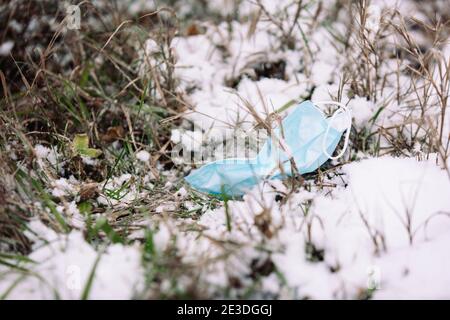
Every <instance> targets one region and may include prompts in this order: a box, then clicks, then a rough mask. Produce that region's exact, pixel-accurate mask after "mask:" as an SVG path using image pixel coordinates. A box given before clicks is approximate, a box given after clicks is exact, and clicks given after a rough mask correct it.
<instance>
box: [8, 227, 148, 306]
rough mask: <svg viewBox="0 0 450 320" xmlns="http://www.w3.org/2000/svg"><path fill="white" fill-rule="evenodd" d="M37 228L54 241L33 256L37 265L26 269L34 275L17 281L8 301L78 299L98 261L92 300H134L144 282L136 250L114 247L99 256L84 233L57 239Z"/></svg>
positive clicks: (11, 279) (12, 278)
mask: <svg viewBox="0 0 450 320" xmlns="http://www.w3.org/2000/svg"><path fill="white" fill-rule="evenodd" d="M34 227H36V223H35V224H34ZM37 228H38V229H40V231H39V232H41V233H43V234H51V235H52V238H53V241H52V242H50V243H49V244H48V245H45V246H42V247H40V248H38V249H36V250H35V251H33V252H32V253H31V254H30V256H29V258H30V259H32V260H33V261H35V262H37V263H36V264H30V265H27V267H29V268H31V271H32V273H30V274H29V275H28V276H25V277H24V278H23V279H21V280H20V281H18V283H17V285H16V286H15V287H14V289H13V290H12V291H11V292H10V294H9V295H8V298H9V299H54V298H57V297H59V298H61V299H79V298H81V295H82V292H83V290H84V288H85V285H86V283H87V280H88V277H89V275H90V273H91V271H92V269H93V267H94V265H95V262H96V260H97V259H99V260H98V265H97V267H96V269H95V277H94V281H93V284H92V288H91V291H90V294H89V298H90V299H131V298H132V297H133V294H134V290H135V289H137V288H138V287H137V285H138V281H140V280H142V269H141V265H140V259H141V255H140V253H139V250H138V249H137V247H133V246H129V247H125V246H123V245H120V244H114V245H110V246H109V247H108V248H107V249H106V251H105V252H104V253H103V254H99V253H98V252H96V251H95V250H94V249H93V248H92V247H91V246H90V245H89V244H88V243H86V242H85V240H84V238H83V235H82V233H81V232H78V231H72V232H71V233H70V234H68V235H58V236H57V235H56V234H55V233H53V232H52V231H50V230H48V228H47V227H45V226H43V225H42V224H41V225H39V226H37ZM37 228H36V229H37ZM36 229H35V230H34V231H36ZM111 266H114V268H111ZM33 273H34V274H35V276H33ZM21 277H23V275H21V274H11V275H9V277H8V278H7V279H6V280H4V281H2V282H1V283H0V291H1V292H4V291H5V290H6V288H8V287H9V286H10V285H12V284H13V283H14V281H16V280H19V279H20V278H21Z"/></svg>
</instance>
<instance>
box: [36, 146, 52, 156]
mask: <svg viewBox="0 0 450 320" xmlns="http://www.w3.org/2000/svg"><path fill="white" fill-rule="evenodd" d="M34 152H35V154H36V157H37V158H38V159H45V158H47V156H48V155H49V154H50V149H49V148H47V147H44V146H43V145H41V144H37V145H36V146H35V147H34Z"/></svg>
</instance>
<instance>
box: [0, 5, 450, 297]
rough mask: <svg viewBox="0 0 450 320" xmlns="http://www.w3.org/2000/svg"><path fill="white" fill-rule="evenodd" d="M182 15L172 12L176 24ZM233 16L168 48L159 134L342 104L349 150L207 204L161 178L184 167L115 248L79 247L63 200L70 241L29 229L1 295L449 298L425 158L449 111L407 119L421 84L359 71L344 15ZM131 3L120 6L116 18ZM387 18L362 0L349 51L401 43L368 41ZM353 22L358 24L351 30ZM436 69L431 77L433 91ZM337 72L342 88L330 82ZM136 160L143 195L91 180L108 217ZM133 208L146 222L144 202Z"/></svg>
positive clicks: (445, 248)
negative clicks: (168, 193)
mask: <svg viewBox="0 0 450 320" xmlns="http://www.w3.org/2000/svg"><path fill="white" fill-rule="evenodd" d="M186 3H187V4H186V7H184V6H182V8H180V11H179V12H180V15H183V14H184V13H185V12H189V10H188V7H189V5H190V4H188V3H190V2H186ZM233 3H234V2H233V1H226V0H222V1H212V2H211V3H210V4H209V6H210V9H211V10H216V11H218V12H221V14H222V15H226V14H227V12H234V11H235V10H236V9H238V11H237V12H238V13H239V19H236V20H231V22H221V23H215V22H212V21H203V22H198V27H197V28H199V29H201V30H204V33H203V32H202V33H199V34H195V35H181V34H180V35H178V36H177V37H175V38H174V39H173V41H172V43H171V50H173V52H174V54H175V56H176V64H175V66H174V68H175V73H174V74H175V76H176V78H177V79H178V86H177V90H178V92H179V93H180V94H182V95H183V96H184V98H185V99H186V102H187V103H188V104H189V106H190V108H187V109H186V111H184V114H183V119H184V120H183V122H182V123H181V125H180V127H178V128H174V129H173V130H172V137H171V139H172V142H173V143H174V144H182V145H184V146H185V147H186V148H187V150H189V151H196V149H198V148H200V147H201V146H202V144H208V143H216V142H217V139H218V138H217V137H223V136H224V135H225V136H226V135H228V136H232V135H233V134H234V133H235V132H236V130H237V129H241V130H250V129H252V128H254V127H255V126H256V125H257V124H258V121H257V118H261V119H269V118H270V117H269V116H270V115H271V114H272V113H273V112H274V111H276V110H279V109H280V108H281V109H282V111H281V115H282V116H285V115H286V114H289V113H290V112H291V110H292V109H293V107H286V106H288V105H289V104H290V103H293V102H296V101H302V100H304V99H310V100H312V101H313V102H318V101H323V100H339V101H341V102H342V103H344V104H347V105H348V106H349V107H350V108H351V109H352V114H353V122H352V125H353V131H352V135H353V136H355V137H356V136H359V137H363V138H361V139H356V138H354V139H352V140H351V143H350V146H349V148H348V151H347V152H346V154H345V155H344V157H343V158H341V159H339V160H333V161H332V162H331V165H332V166H328V167H327V171H326V172H321V173H320V174H319V175H317V176H315V178H314V179H307V180H305V181H304V183H303V185H301V186H298V185H297V186H294V187H293V186H292V185H291V184H289V183H288V182H283V181H279V180H272V181H265V182H262V183H260V184H259V185H258V186H256V187H255V188H254V189H252V190H251V191H249V192H248V193H247V194H246V195H245V196H244V197H243V198H242V199H234V200H229V201H225V202H224V201H217V203H214V205H213V204H211V201H212V200H211V198H210V197H209V196H207V195H199V194H196V193H195V191H194V190H191V189H190V188H189V186H188V185H187V184H185V183H184V182H183V180H182V179H180V177H179V175H177V174H176V173H175V172H174V171H176V170H180V171H181V172H185V173H186V172H188V171H189V170H190V169H191V168H192V167H193V165H192V164H190V163H181V164H178V166H177V168H176V169H171V171H166V172H162V170H163V169H161V168H162V167H159V168H160V169H161V170H160V171H161V173H162V174H163V175H165V176H167V179H168V182H167V183H168V184H167V187H168V188H169V189H170V188H175V189H176V190H175V191H176V192H175V193H174V196H173V197H172V198H171V199H170V200H167V201H163V200H162V201H161V202H158V203H157V202H154V203H152V204H151V205H152V206H153V207H154V211H153V213H151V215H150V216H147V215H142V216H140V220H139V224H140V225H141V226H146V227H148V230H151V232H150V233H151V237H150V238H149V236H148V230H147V231H145V230H146V229H145V228H143V229H142V228H141V229H138V230H136V231H133V232H131V233H130V235H129V239H132V240H133V239H136V241H129V242H127V244H122V243H115V244H112V245H109V246H103V245H102V244H100V245H97V246H95V247H94V246H93V245H92V244H91V243H89V242H87V241H86V239H85V233H86V230H87V223H86V221H85V220H86V219H85V217H84V216H83V214H81V213H80V210H79V208H78V207H77V200H76V199H74V200H73V201H71V202H68V203H63V204H61V205H60V206H58V207H57V208H56V210H58V212H60V213H61V214H63V215H65V216H67V217H69V218H70V220H69V221H70V225H71V227H73V229H72V231H70V232H69V233H68V234H63V233H57V232H55V231H53V230H52V229H51V228H50V227H49V226H46V225H45V224H43V223H42V222H41V221H40V220H39V219H38V218H36V219H33V220H32V221H31V222H30V223H29V227H30V229H31V230H33V231H34V234H31V233H30V235H29V236H30V238H32V239H34V244H33V251H32V253H31V254H30V255H29V258H30V259H31V260H32V261H33V262H23V263H21V264H20V266H23V267H26V268H27V269H29V270H30V272H29V273H27V274H24V273H23V272H19V271H17V270H14V269H11V270H7V269H5V268H3V267H2V268H1V269H0V270H1V277H2V278H1V279H2V280H1V281H0V294H3V295H4V296H5V297H7V298H10V299H16V298H46V299H51V298H56V297H60V298H64V299H78V298H80V297H83V293H84V291H85V290H86V287H89V290H88V292H89V295H88V298H91V299H105V298H115V299H128V298H135V297H139V298H142V297H149V296H150V297H154V296H157V297H162V296H170V294H172V293H173V292H190V291H195V292H196V294H198V295H199V296H200V297H208V298H217V297H222V298H223V297H239V298H242V297H250V298H267V299H301V298H313V299H363V298H373V299H386V298H387V299H395V298H400V299H408V298H427V299H428V298H430V299H431V298H450V272H449V270H450V250H449V249H450V247H449V244H450V197H449V195H450V175H449V171H448V170H447V169H446V168H447V164H446V163H445V160H446V158H445V157H443V155H442V154H441V152H440V149H439V150H432V152H431V151H430V148H429V141H430V139H431V138H429V134H430V132H437V131H439V128H440V126H442V134H441V136H442V137H448V134H449V120H450V119H449V116H448V114H447V115H445V116H444V118H443V119H442V118H441V115H442V113H441V110H442V108H441V107H442V106H441V105H440V103H441V102H440V100H439V97H438V93H437V92H435V91H437V90H438V89H437V88H434V87H430V88H429V90H431V91H432V92H433V94H430V102H429V107H428V108H427V109H426V110H424V109H423V108H421V107H420V103H419V102H421V98H420V97H417V96H416V93H417V91H414V90H413V89H412V88H413V87H414V86H424V87H425V86H426V80H423V79H420V78H413V77H412V76H411V75H408V74H407V73H406V71H405V70H406V69H407V68H406V66H405V65H400V66H399V60H398V58H397V57H396V56H395V55H390V54H388V53H386V54H384V53H383V54H384V56H383V59H381V57H380V56H377V55H375V54H374V53H370V54H369V55H368V57H366V58H367V59H368V60H367V61H369V62H370V61H372V62H374V64H375V65H376V68H374V67H367V68H366V69H364V70H363V71H362V72H361V69H360V68H361V66H360V65H358V64H359V63H361V64H362V63H367V62H364V61H362V60H361V59H362V58H361V57H362V49H361V48H360V46H361V41H362V40H361V38H358V37H357V36H356V35H353V36H350V37H349V38H348V39H347V40H346V41H347V43H346V44H345V45H344V44H343V43H342V42H341V40H339V39H340V37H345V35H346V32H347V30H348V29H347V28H348V15H347V13H348V12H347V11H345V10H341V11H338V13H337V15H336V16H334V15H333V10H334V6H335V3H334V2H331V1H330V2H315V1H311V2H310V3H309V4H308V5H307V6H306V7H305V8H304V9H303V10H302V13H301V15H300V18H298V17H297V18H298V19H297V22H295V23H294V21H295V20H294V18H295V17H296V12H297V6H296V5H295V2H294V1H291V0H286V1H284V0H283V1H276V2H275V1H255V2H253V1H243V2H242V3H241V4H240V5H239V6H238V7H237V8H236V7H235V6H234V4H233ZM395 3H396V5H397V7H398V8H399V12H400V13H404V14H405V16H409V15H410V14H411V13H414V14H415V15H416V16H417V17H419V18H423V16H422V14H421V12H418V11H417V8H416V7H415V6H414V3H413V2H412V1H395ZM139 5H140V2H139V1H135V2H133V6H132V7H130V10H138V9H137V8H139ZM142 5H144V4H143V3H142ZM392 5H393V3H392V2H391V1H381V0H380V1H372V2H371V7H370V8H369V9H368V13H367V14H368V17H367V20H366V21H364V28H363V29H364V32H365V36H364V39H365V40H366V41H368V42H369V43H373V44H375V45H376V46H377V48H382V49H380V50H381V51H382V50H385V51H386V52H390V51H389V48H391V47H393V46H394V44H395V43H397V42H398V41H401V40H399V38H398V37H397V38H396V36H395V35H393V34H392V32H385V31H384V29H383V28H385V26H386V24H387V22H388V21H387V20H388V19H391V17H390V14H389V12H391V11H390V10H391V9H392ZM227 10H228V11H227ZM355 10H356V9H355ZM352 18H355V19H357V15H355V16H354V17H352ZM392 21H393V22H398V21H399V17H398V16H396V17H395V18H393V19H392ZM362 23H363V22H362V21H360V20H359V21H358V20H357V21H356V26H358V25H361V24H362ZM380 34H382V35H383V36H380ZM385 34H386V36H384V35H385ZM421 37H422V35H420V34H417V35H416V39H417V40H416V41H417V42H421V43H422V40H421ZM423 41H425V40H423ZM154 44H155V40H154V39H149V40H148V41H147V51H148V52H147V54H148V56H150V57H151V59H152V62H151V63H152V65H155V66H158V67H157V68H162V69H164V68H165V67H166V66H165V64H164V63H162V62H161V61H160V59H162V58H161V56H162V55H160V54H158V50H159V49H158V47H157V46H155V45H154ZM449 48H450V47H449V46H448V45H447V46H445V45H444V46H443V47H442V50H441V51H440V52H437V53H436V56H439V57H440V58H439V59H441V60H439V59H437V60H436V61H437V64H440V63H443V64H445V63H448V61H450V60H449V59H450V49H449ZM391 51H392V50H391ZM383 52H384V51H383ZM375 62H376V63H375ZM402 63H406V62H405V61H402ZM143 70H146V69H145V67H143ZM437 70H438V69H436V73H434V74H431V77H432V78H434V79H436V81H439V73H438V71H437ZM160 71H161V72H164V70H160ZM349 75H350V77H351V81H347V82H345V81H344V77H345V76H349ZM365 77H367V79H369V80H368V81H371V84H370V85H369V87H370V88H367V86H366V83H365V81H366V78H365ZM374 79H378V80H374ZM413 79H414V80H413ZM352 81H353V82H352ZM355 81H356V82H357V83H355ZM358 81H359V82H358ZM433 90H435V91H433ZM445 90H447V94H448V87H446V88H445ZM363 93H364V94H363ZM418 101H419V102H418ZM248 106H251V108H249V107H248ZM447 107H448V105H447V106H445V108H447ZM323 111H324V112H325V113H327V114H330V113H331V111H332V110H330V109H327V108H325V107H323ZM417 119H419V120H420V119H422V120H423V121H418V120H417ZM442 121H443V122H442ZM199 132H201V134H199ZM364 139H365V140H366V141H362V140H364ZM447 139H448V138H447ZM431 140H433V139H431ZM443 145H445V143H443ZM35 153H36V156H37V158H38V160H37V161H38V164H39V165H40V166H41V167H42V168H43V169H46V168H47V169H48V168H49V167H50V166H51V165H52V164H53V165H54V164H55V163H57V162H58V161H61V160H62V161H63V159H62V157H63V156H62V155H60V154H58V153H57V152H56V151H54V150H50V149H48V148H46V147H43V146H40V145H37V146H35ZM58 159H59V160H58ZM150 160H151V155H150V154H149V153H148V152H147V151H145V150H142V151H139V152H137V153H136V165H135V167H136V168H138V169H137V170H138V171H139V170H141V171H140V172H145V174H144V175H143V177H142V179H141V180H142V181H140V183H142V186H145V188H144V187H138V186H137V184H136V183H134V180H136V179H135V178H133V174H131V173H130V174H124V175H122V176H117V177H113V178H111V179H109V180H108V181H105V186H106V189H118V188H119V189H120V188H121V186H123V185H126V187H125V189H124V190H121V192H123V195H121V196H120V197H109V196H108V194H106V195H105V194H100V195H99V196H98V198H96V201H97V202H98V203H99V204H101V205H103V206H110V207H114V208H121V206H127V207H128V206H130V205H131V204H135V203H136V201H138V200H139V199H145V198H146V197H150V196H151V194H152V187H153V182H154V180H155V176H154V173H153V172H151V171H150V170H148V167H147V166H148V163H149V161H150ZM330 168H331V169H330ZM130 181H132V182H130ZM48 188H49V192H50V193H51V194H52V195H53V196H55V197H64V196H65V195H70V194H78V193H79V192H80V188H81V186H80V182H79V181H77V180H76V179H75V178H73V179H65V178H56V179H54V181H52V182H51V183H50V184H49V186H48ZM119 193H120V192H119ZM193 195H194V196H195V197H194V196H193ZM152 199H153V198H152ZM193 199H195V201H194V200H193ZM152 201H156V200H152ZM181 204H182V206H183V207H185V208H187V210H188V211H189V212H192V211H193V212H199V213H201V214H200V215H199V216H198V217H195V218H194V217H187V218H183V219H181V218H179V217H178V216H177V215H175V213H176V212H177V210H179V208H180V205H181ZM139 206H140V208H142V207H143V208H144V209H145V206H146V204H144V205H142V204H140V205H139ZM142 239H144V240H142ZM148 239H151V243H152V246H154V248H153V249H152V258H151V259H150V260H151V261H153V262H150V263H149V262H148V259H146V258H145V256H146V254H148V250H147V249H148V248H147V246H148ZM146 248H147V249H146ZM170 252H176V254H175V256H176V261H177V264H178V265H177V266H174V265H173V264H164V268H170V266H172V267H173V268H179V269H180V270H187V271H186V273H184V272H183V271H181V272H179V273H177V272H173V274H172V273H171V272H170V271H168V272H166V273H164V272H163V273H162V275H161V274H160V275H159V277H158V279H157V281H156V280H155V281H156V282H155V283H157V284H152V283H151V280H150V283H149V280H148V279H149V274H154V273H156V272H160V269H157V268H161V265H159V263H164V261H165V260H164V259H165V257H166V256H169V253H170ZM156 256H157V257H158V258H155V257H156ZM152 259H153V260H152ZM154 261H158V262H157V263H156V262H154ZM161 261H162V262H161ZM183 268H185V269H183ZM91 277H92V279H91V280H92V284H91V286H89V285H88V286H87V285H86V284H89V283H90V278H91ZM246 292H250V293H249V294H248V296H246Z"/></svg>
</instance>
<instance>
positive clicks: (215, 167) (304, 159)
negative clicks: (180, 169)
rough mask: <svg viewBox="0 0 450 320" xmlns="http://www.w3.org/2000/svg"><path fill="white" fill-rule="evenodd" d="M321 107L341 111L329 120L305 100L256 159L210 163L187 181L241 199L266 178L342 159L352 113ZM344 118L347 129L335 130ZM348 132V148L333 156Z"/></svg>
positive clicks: (308, 170)
mask: <svg viewBox="0 0 450 320" xmlns="http://www.w3.org/2000/svg"><path fill="white" fill-rule="evenodd" d="M317 104H336V105H339V106H340V107H341V108H340V109H338V110H337V111H336V112H335V113H334V115H333V116H332V117H331V118H329V119H327V118H325V116H324V115H323V113H322V112H321V111H320V110H319V109H318V108H317V107H316V106H314V105H313V104H312V102H311V101H304V102H302V103H301V104H299V105H298V106H297V107H296V108H295V110H294V111H293V112H292V113H291V114H290V115H288V116H287V117H286V118H285V119H284V120H283V121H282V123H281V126H280V127H278V128H276V129H274V130H273V131H272V133H271V137H270V138H269V139H267V141H266V142H265V144H264V145H263V147H262V149H261V151H260V152H259V153H258V155H257V156H256V158H252V159H243V158H230V159H225V160H218V161H214V162H210V163H208V164H206V165H204V166H203V167H201V168H199V169H197V170H194V171H192V172H191V173H190V174H189V175H188V176H187V177H186V178H185V179H186V181H187V182H188V183H189V184H190V185H191V187H192V188H194V189H196V190H198V191H201V192H205V193H209V194H214V195H224V194H225V195H228V196H241V195H243V194H244V193H245V192H246V191H248V190H249V189H251V188H252V187H254V186H255V185H257V184H258V183H259V182H261V181H262V180H263V179H282V178H284V177H286V176H292V175H294V174H295V173H296V172H298V173H300V174H304V173H308V172H312V171H314V170H316V169H317V168H318V167H320V166H321V165H322V164H323V163H324V162H325V161H327V160H328V159H337V158H339V157H341V156H342V155H343V154H344V152H345V149H346V147H347V145H348V139H349V135H350V126H351V112H350V110H349V109H347V107H346V106H345V105H343V104H341V103H338V102H334V101H324V102H321V103H317ZM341 115H344V116H346V120H347V123H346V126H345V127H344V128H343V129H338V128H334V127H333V126H332V125H331V124H332V122H333V120H334V119H335V118H336V117H338V116H341ZM344 131H347V132H346V136H345V145H344V149H343V150H342V152H341V153H340V154H339V155H337V156H335V157H332V156H331V154H332V153H333V152H334V150H335V149H336V147H337V145H338V143H339V141H340V139H341V136H342V134H343V132H344ZM292 164H294V165H295V167H294V168H293V166H292Z"/></svg>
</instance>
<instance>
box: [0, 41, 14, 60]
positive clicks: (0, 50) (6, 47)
mask: <svg viewBox="0 0 450 320" xmlns="http://www.w3.org/2000/svg"><path fill="white" fill-rule="evenodd" d="M13 47H14V41H5V42H3V43H2V44H1V45H0V56H7V55H9V53H10V52H11V50H12V48H13Z"/></svg>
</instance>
